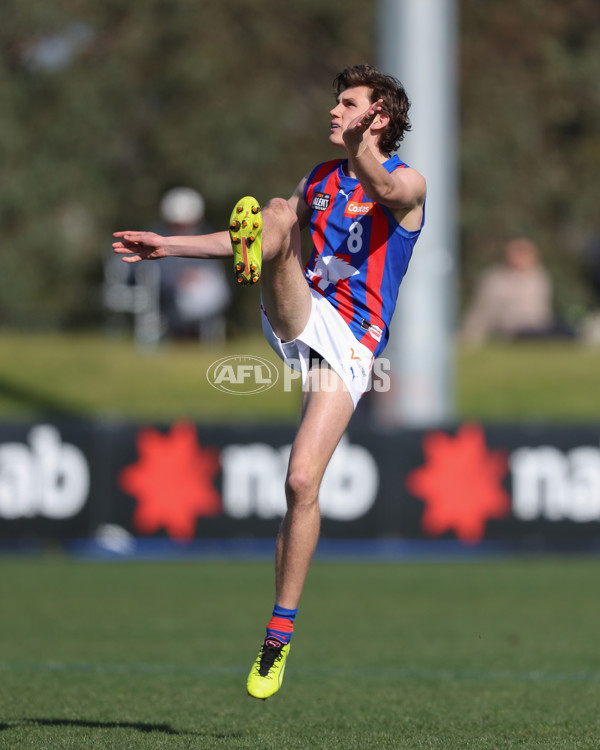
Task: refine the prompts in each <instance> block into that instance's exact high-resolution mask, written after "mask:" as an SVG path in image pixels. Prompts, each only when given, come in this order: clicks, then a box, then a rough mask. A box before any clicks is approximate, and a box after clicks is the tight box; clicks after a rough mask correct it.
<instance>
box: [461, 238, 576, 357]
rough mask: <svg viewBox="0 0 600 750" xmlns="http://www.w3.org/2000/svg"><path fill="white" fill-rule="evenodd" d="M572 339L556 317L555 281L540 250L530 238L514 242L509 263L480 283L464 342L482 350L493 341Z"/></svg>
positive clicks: (495, 268)
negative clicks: (543, 263)
mask: <svg viewBox="0 0 600 750" xmlns="http://www.w3.org/2000/svg"><path fill="white" fill-rule="evenodd" d="M571 335H572V332H571V331H570V330H569V329H568V328H567V327H566V326H565V325H563V324H561V323H559V321H557V319H556V318H555V316H554V312H553V287H552V280H551V278H550V274H549V273H548V271H547V270H546V268H545V267H544V266H543V265H542V262H541V260H540V254H539V250H538V247H537V245H536V244H535V243H534V242H533V241H532V240H530V239H527V238H525V237H517V238H514V239H511V240H509V241H508V242H507V243H506V245H505V247H504V255H503V262H502V263H501V264H498V265H496V266H493V267H492V268H490V269H488V270H487V271H485V272H484V273H483V274H482V276H481V278H480V279H479V282H478V284H477V287H476V289H475V294H474V297H473V300H472V302H471V304H470V305H469V307H468V309H467V311H466V313H465V316H464V318H463V323H462V329H461V336H462V338H463V340H464V341H466V342H468V343H471V344H480V343H482V342H483V341H485V340H486V339H488V338H504V339H516V338H542V337H564V336H571Z"/></svg>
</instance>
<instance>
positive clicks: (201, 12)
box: [0, 0, 600, 326]
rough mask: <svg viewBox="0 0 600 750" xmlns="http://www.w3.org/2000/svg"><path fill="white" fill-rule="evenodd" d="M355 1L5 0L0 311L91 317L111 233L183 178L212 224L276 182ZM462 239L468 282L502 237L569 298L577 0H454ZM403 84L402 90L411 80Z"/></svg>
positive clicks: (583, 144) (590, 138) (60, 321)
mask: <svg viewBox="0 0 600 750" xmlns="http://www.w3.org/2000/svg"><path fill="white" fill-rule="evenodd" d="M376 7H377V4H376V3H365V2H361V1H360V0H328V2H326V3H325V2H321V0H298V1H297V2H295V3H281V2H278V1H276V0H261V2H256V0H253V2H250V0H231V2H222V0H169V2H166V0H127V1H125V0H104V2H102V3H91V2H89V1H86V0H61V1H60V2H58V3H45V2H43V0H5V1H4V3H3V12H2V24H1V27H0V90H1V91H2V101H3V106H2V113H1V115H0V153H1V154H2V164H3V180H2V182H1V183H0V227H1V230H2V237H3V240H4V243H3V244H4V247H3V251H4V252H3V264H2V266H3V268H2V274H1V275H0V314H1V315H2V319H3V321H4V322H5V324H12V325H30V326H40V325H46V326H66V325H74V324H90V323H93V322H96V321H97V320H98V319H99V315H100V313H101V304H100V296H99V291H98V290H99V284H100V279H101V268H102V263H103V260H104V259H105V258H106V256H107V253H108V252H109V246H110V241H111V237H110V236H111V232H112V231H113V230H114V229H117V228H127V227H131V228H134V227H135V228H139V227H144V226H150V225H152V224H153V223H154V221H155V219H156V213H157V207H158V203H159V200H160V197H161V195H162V194H163V192H164V191H165V190H166V189H168V188H169V187H171V186H173V185H176V184H183V185H190V186H192V187H196V188H198V189H199V190H200V191H201V192H202V193H203V194H204V195H205V197H206V200H207V209H208V219H209V221H210V223H212V224H213V225H214V226H221V225H222V224H223V222H224V221H225V220H226V217H227V216H228V213H229V208H230V205H231V203H232V201H234V200H235V199H236V198H237V197H238V196H239V195H240V194H245V193H253V194H256V195H257V197H258V198H259V200H264V199H266V198H268V197H269V196H271V195H284V196H286V195H289V194H290V193H291V191H292V190H293V189H294V187H295V184H296V182H297V181H298V180H299V179H300V177H301V176H302V175H303V174H305V173H306V171H307V170H308V169H309V168H310V167H311V166H312V165H313V164H314V163H316V162H317V161H320V160H324V159H327V158H332V156H334V155H335V154H334V153H332V151H331V148H330V147H328V145H327V142H326V137H327V132H328V123H329V118H328V112H329V109H330V107H331V102H332V99H331V93H332V89H331V82H332V80H333V77H334V76H335V74H336V73H337V72H338V71H339V70H340V69H341V68H342V67H344V66H345V65H347V64H353V63H356V62H364V61H370V62H376V61H377V52H376V39H375V37H374V29H375V28H376V23H375V21H376V19H375V12H376ZM460 9H461V70H460V73H461V104H460V107H461V123H462V129H461V180H462V181H461V195H462V201H461V205H462V209H461V217H460V222H461V239H462V242H461V251H462V259H463V264H462V265H463V275H464V278H465V280H466V282H467V283H466V286H465V289H467V290H468V284H469V281H470V279H471V277H472V275H473V273H474V272H475V271H476V270H477V269H478V268H479V266H480V265H481V264H483V263H487V262H489V261H490V260H491V259H492V258H493V257H494V254H495V252H496V251H497V247H498V244H499V242H500V240H501V239H502V238H503V237H504V236H505V235H506V234H507V233H510V232H515V231H518V232H527V233H528V234H530V235H533V236H534V237H535V238H536V239H538V240H539V241H540V244H541V245H542V247H543V250H544V252H545V253H546V254H547V258H548V260H549V262H550V265H551V268H552V270H553V271H554V273H555V274H557V275H558V276H559V277H560V278H561V279H564V280H565V282H564V284H563V286H564V290H565V295H566V298H567V299H571V298H572V297H577V295H579V294H580V293H581V292H582V289H583V287H582V285H581V282H580V281H579V280H578V279H577V274H576V270H575V269H577V268H578V267H579V266H578V263H579V258H578V256H577V252H578V250H579V249H580V248H581V246H582V244H583V242H584V240H585V239H586V237H587V236H588V234H590V233H591V232H592V231H593V230H594V229H598V226H597V223H596V222H597V219H596V214H597V210H596V206H595V195H594V189H595V186H596V182H597V175H598V173H599V171H600V170H599V167H600V164H599V162H600V145H599V143H598V139H597V137H596V133H597V131H598V125H599V123H598V120H599V117H600V101H599V99H600V89H599V87H598V81H599V80H600V70H599V68H600V58H599V57H598V55H597V50H598V49H599V48H600V44H599V42H600V39H599V27H600V10H599V8H598V3H597V2H596V1H595V0H572V2H570V3H563V2H562V0H486V1H485V2H473V1H472V0H462V2H461V3H460ZM409 93H410V92H409Z"/></svg>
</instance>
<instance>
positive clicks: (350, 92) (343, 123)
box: [329, 86, 371, 148]
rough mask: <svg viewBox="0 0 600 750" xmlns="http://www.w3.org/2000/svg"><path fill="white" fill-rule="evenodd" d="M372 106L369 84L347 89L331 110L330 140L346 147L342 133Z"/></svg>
mask: <svg viewBox="0 0 600 750" xmlns="http://www.w3.org/2000/svg"><path fill="white" fill-rule="evenodd" d="M370 106H371V89H370V88H369V87H368V86H354V87H353V88H349V89H345V90H344V91H342V92H341V93H340V95H339V96H338V98H337V104H336V105H335V107H334V108H333V109H332V110H331V111H330V112H329V114H330V115H331V128H330V131H329V142H330V143H333V144H334V145H335V146H341V147H342V148H343V147H344V139H343V138H342V134H343V132H344V130H345V129H346V128H347V127H348V125H350V123H351V122H352V120H354V119H355V118H357V117H358V116H359V115H362V113H363V112H366V111H367V110H368V109H369V107H370Z"/></svg>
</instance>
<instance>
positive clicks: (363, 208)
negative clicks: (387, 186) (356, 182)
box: [344, 201, 373, 216]
mask: <svg viewBox="0 0 600 750" xmlns="http://www.w3.org/2000/svg"><path fill="white" fill-rule="evenodd" d="M372 209H373V204H372V203H357V201H348V203H347V205H346V210H345V211H344V216H364V215H365V214H368V213H370V212H371V211H372Z"/></svg>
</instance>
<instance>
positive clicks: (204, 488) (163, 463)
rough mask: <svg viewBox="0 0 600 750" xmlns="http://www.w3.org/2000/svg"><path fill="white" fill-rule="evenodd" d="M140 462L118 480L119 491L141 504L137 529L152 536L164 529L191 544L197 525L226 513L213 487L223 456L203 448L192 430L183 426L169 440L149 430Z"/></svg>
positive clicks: (143, 434)
mask: <svg viewBox="0 0 600 750" xmlns="http://www.w3.org/2000/svg"><path fill="white" fill-rule="evenodd" d="M136 445H137V449H138V454H139V460H138V461H137V463H135V464H131V465H130V466H127V467H125V468H124V469H123V470H122V471H121V473H120V474H119V478H118V481H119V485H120V486H121V487H122V489H123V490H125V492H127V493H128V494H130V495H133V497H135V498H136V501H137V506H136V509H135V513H134V516H133V525H134V528H135V529H136V530H137V531H139V532H141V533H142V534H153V533H154V532H156V531H158V530H159V529H160V528H164V529H165V530H166V532H167V534H168V535H169V536H170V537H172V538H174V539H191V538H192V537H193V536H194V532H195V527H196V520H197V519H198V518H200V517H207V516H217V515H219V514H220V513H221V512H222V506H221V496H220V495H219V493H218V492H217V490H216V489H215V487H214V485H213V483H212V482H213V479H214V477H215V476H216V474H217V472H218V471H219V453H218V451H217V450H216V449H213V448H201V447H200V445H199V444H198V439H197V436H196V430H195V428H194V426H193V425H192V424H188V423H185V422H180V423H179V424H176V425H174V426H173V428H172V429H171V432H170V433H169V434H168V435H163V434H161V433H160V432H158V431H157V430H154V429H152V428H147V429H143V430H140V432H139V433H138V436H137V438H136Z"/></svg>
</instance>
